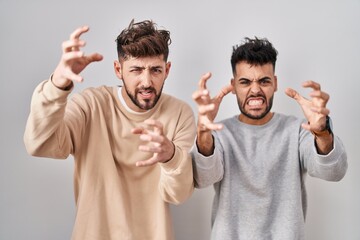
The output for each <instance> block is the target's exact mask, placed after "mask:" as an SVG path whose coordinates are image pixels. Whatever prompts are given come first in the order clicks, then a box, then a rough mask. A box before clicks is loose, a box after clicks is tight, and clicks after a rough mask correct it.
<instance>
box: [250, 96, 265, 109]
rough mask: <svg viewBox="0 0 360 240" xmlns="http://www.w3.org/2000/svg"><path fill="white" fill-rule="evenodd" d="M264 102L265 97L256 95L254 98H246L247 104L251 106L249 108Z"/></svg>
mask: <svg viewBox="0 0 360 240" xmlns="http://www.w3.org/2000/svg"><path fill="white" fill-rule="evenodd" d="M264 103H265V99H264V98H262V97H256V98H253V97H252V98H249V99H248V100H247V104H248V105H249V106H250V107H251V108H259V107H261V106H262V105H263V104H264Z"/></svg>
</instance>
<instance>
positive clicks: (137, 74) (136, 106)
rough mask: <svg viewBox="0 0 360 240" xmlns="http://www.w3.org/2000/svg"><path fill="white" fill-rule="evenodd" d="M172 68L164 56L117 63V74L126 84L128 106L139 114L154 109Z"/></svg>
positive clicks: (115, 65) (129, 59) (124, 88)
mask: <svg viewBox="0 0 360 240" xmlns="http://www.w3.org/2000/svg"><path fill="white" fill-rule="evenodd" d="M170 66H171V63H170V62H168V63H167V62H165V61H164V57H163V55H160V56H154V57H140V58H133V57H130V58H128V59H126V60H124V61H122V63H120V62H119V61H115V63H114V68H115V73H116V74H117V76H118V77H119V78H120V79H122V81H123V83H124V87H123V88H122V95H123V97H124V99H125V102H126V104H127V105H128V106H129V107H130V108H131V109H132V110H134V111H138V112H143V111H147V110H149V109H151V108H153V107H154V106H155V105H156V103H157V101H158V100H159V98H160V96H161V92H162V89H163V86H164V82H165V80H166V78H167V76H168V74H169V70H170Z"/></svg>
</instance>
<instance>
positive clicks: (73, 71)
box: [24, 27, 102, 158]
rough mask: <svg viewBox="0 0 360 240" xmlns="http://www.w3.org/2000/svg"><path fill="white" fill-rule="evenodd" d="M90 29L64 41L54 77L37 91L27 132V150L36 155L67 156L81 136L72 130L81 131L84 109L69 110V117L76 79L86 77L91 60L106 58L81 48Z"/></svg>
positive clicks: (43, 83)
mask: <svg viewBox="0 0 360 240" xmlns="http://www.w3.org/2000/svg"><path fill="white" fill-rule="evenodd" d="M86 31H88V27H83V28H78V29H77V30H75V31H74V32H73V33H72V34H71V36H70V40H67V41H65V42H64V43H63V44H62V51H63V54H62V57H61V60H60V62H59V64H58V66H57V67H56V69H55V71H54V74H53V75H52V78H51V79H50V80H49V81H44V82H42V83H41V84H40V85H39V86H38V87H37V88H36V89H35V91H34V94H33V97H32V101H31V111H30V115H29V118H28V121H27V125H26V129H25V134H24V142H25V146H26V149H27V151H28V152H29V153H30V154H32V155H36V156H43V157H53V158H66V157H67V156H68V155H69V154H70V153H72V151H73V143H74V141H73V139H71V136H79V135H78V133H72V134H70V132H71V131H72V130H74V131H80V129H81V127H79V126H78V125H79V124H81V115H82V111H81V110H79V109H77V108H76V107H74V108H70V109H68V111H67V112H68V114H67V116H69V117H68V119H65V118H66V117H65V115H66V114H65V112H66V109H67V108H66V106H67V97H68V95H69V94H70V92H71V90H72V88H73V84H72V80H76V81H77V80H79V79H80V80H82V78H81V77H80V76H79V75H78V74H79V73H80V72H81V71H82V70H83V69H84V68H85V67H86V66H87V65H88V64H90V63H91V62H93V61H100V60H101V59H102V56H101V55H99V54H91V55H89V56H86V55H84V53H83V52H81V51H79V48H80V47H82V46H84V45H85V42H84V41H81V40H80V39H79V37H80V35H81V34H82V33H84V32H86ZM74 106H75V105H74ZM72 116H74V118H72ZM64 119H65V120H64ZM71 119H73V120H74V121H72V120H71ZM71 129H72V130H71Z"/></svg>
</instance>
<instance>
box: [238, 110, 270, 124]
mask: <svg viewBox="0 0 360 240" xmlns="http://www.w3.org/2000/svg"><path fill="white" fill-rule="evenodd" d="M273 116H274V113H272V112H269V113H268V114H266V115H265V116H264V117H263V118H260V119H254V118H249V117H247V116H245V115H244V114H240V115H239V121H240V122H243V123H246V124H249V125H264V124H266V123H268V122H269V121H270V120H271V118H272V117H273Z"/></svg>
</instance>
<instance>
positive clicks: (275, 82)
mask: <svg viewBox="0 0 360 240" xmlns="http://www.w3.org/2000/svg"><path fill="white" fill-rule="evenodd" d="M274 84H275V85H274V87H275V91H274V92H276V91H277V90H278V86H277V76H274Z"/></svg>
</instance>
